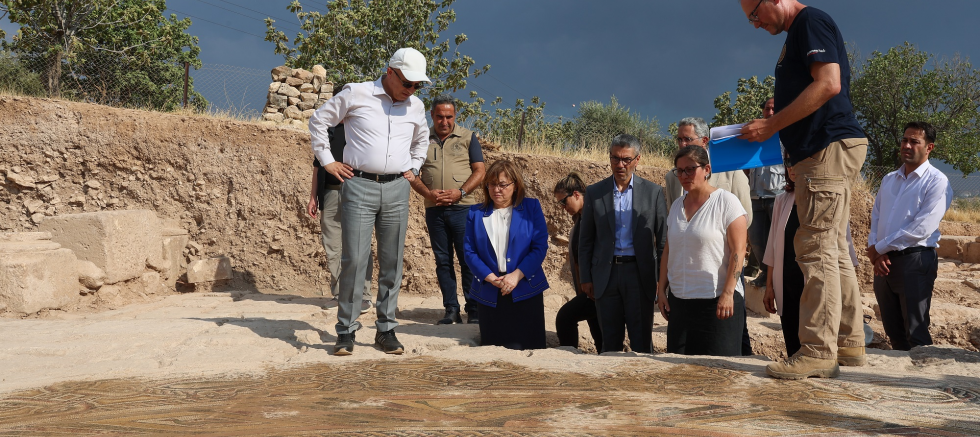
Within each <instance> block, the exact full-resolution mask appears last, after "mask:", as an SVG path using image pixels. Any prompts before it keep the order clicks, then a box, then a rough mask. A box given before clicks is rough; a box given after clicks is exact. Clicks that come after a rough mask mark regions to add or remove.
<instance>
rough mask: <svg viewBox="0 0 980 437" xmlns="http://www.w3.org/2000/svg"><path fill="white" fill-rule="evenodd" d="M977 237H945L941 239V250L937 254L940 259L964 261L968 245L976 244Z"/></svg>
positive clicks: (937, 250) (938, 249)
mask: <svg viewBox="0 0 980 437" xmlns="http://www.w3.org/2000/svg"><path fill="white" fill-rule="evenodd" d="M976 240H977V237H961V236H956V235H949V236H947V235H943V236H942V237H940V239H939V248H937V249H936V254H937V255H939V257H940V258H948V259H958V260H963V255H964V254H965V253H966V245H968V244H970V243H973V242H976Z"/></svg>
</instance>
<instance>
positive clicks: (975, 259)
mask: <svg viewBox="0 0 980 437" xmlns="http://www.w3.org/2000/svg"><path fill="white" fill-rule="evenodd" d="M963 262H968V263H980V243H975V242H974V243H968V244H966V245H965V246H964V250H963Z"/></svg>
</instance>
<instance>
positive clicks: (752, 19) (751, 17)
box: [749, 0, 765, 23]
mask: <svg viewBox="0 0 980 437" xmlns="http://www.w3.org/2000/svg"><path fill="white" fill-rule="evenodd" d="M763 1H765V0H759V3H756V4H755V8H753V9H752V12H749V23H758V22H759V16H758V15H756V14H755V11H758V10H759V6H762V2H763Z"/></svg>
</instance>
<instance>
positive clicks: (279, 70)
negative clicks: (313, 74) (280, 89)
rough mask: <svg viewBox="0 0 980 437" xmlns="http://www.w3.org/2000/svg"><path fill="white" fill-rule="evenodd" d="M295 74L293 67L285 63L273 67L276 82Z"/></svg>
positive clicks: (273, 77) (273, 78) (273, 76)
mask: <svg viewBox="0 0 980 437" xmlns="http://www.w3.org/2000/svg"><path fill="white" fill-rule="evenodd" d="M292 75H293V69H292V68H289V67H287V66H285V65H280V66H278V67H276V68H273V69H272V80H274V81H276V82H282V81H284V80H286V78H287V77H290V76H292Z"/></svg>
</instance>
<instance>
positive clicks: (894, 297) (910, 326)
mask: <svg viewBox="0 0 980 437" xmlns="http://www.w3.org/2000/svg"><path fill="white" fill-rule="evenodd" d="M888 259H889V260H890V261H891V262H892V264H891V266H890V267H889V271H890V273H889V274H888V276H875V280H874V289H875V297H876V298H877V299H878V307H879V308H880V309H881V323H882V325H884V326H885V334H888V339H889V340H891V344H892V348H893V349H895V350H903V351H907V350H909V349H912V348H913V347H915V346H924V345H929V344H932V336H931V335H929V308H930V306H931V305H932V289H933V286H934V285H935V284H936V274H937V272H938V270H939V256H938V255H937V254H936V249H931V248H930V249H927V250H924V251H921V252H914V253H910V254H907V255H896V256H892V255H889V256H888Z"/></svg>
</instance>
